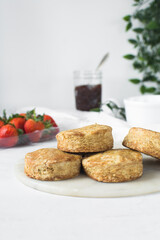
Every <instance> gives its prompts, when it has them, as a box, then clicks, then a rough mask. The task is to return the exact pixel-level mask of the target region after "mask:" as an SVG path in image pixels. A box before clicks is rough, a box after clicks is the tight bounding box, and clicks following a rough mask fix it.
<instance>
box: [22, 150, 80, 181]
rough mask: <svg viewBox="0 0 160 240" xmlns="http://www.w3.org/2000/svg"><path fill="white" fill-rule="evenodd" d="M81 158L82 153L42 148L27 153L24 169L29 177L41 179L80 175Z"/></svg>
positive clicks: (62, 178) (58, 178)
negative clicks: (76, 153)
mask: <svg viewBox="0 0 160 240" xmlns="http://www.w3.org/2000/svg"><path fill="white" fill-rule="evenodd" d="M81 159H82V157H81V156H80V155H75V154H69V153H64V152H62V151H60V150H58V149H55V148H42V149H39V150H37V151H34V152H31V153H27V154H26V156H25V167H24V171H25V173H26V175H27V176H28V177H31V178H35V179H39V180H47V181H51V180H64V179H69V178H73V177H75V176H77V175H79V173H80V168H81Z"/></svg>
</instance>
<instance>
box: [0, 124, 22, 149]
mask: <svg viewBox="0 0 160 240" xmlns="http://www.w3.org/2000/svg"><path fill="white" fill-rule="evenodd" d="M17 142H18V131H17V129H16V128H15V127H14V126H13V125H10V124H6V125H4V126H2V127H1V128H0V146H1V147H13V146H15V145H16V144H17Z"/></svg>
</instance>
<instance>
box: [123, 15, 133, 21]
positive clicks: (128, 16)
mask: <svg viewBox="0 0 160 240" xmlns="http://www.w3.org/2000/svg"><path fill="white" fill-rule="evenodd" d="M130 19H131V15H126V16H125V17H123V20H124V21H126V22H129V21H130Z"/></svg>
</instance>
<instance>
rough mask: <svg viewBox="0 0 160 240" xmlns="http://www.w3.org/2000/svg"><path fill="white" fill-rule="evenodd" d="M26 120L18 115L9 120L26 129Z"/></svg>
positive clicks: (17, 126)
mask: <svg viewBox="0 0 160 240" xmlns="http://www.w3.org/2000/svg"><path fill="white" fill-rule="evenodd" d="M25 121H26V120H25V118H24V117H17V118H13V119H12V120H10V121H9V122H10V123H11V124H13V125H14V126H15V127H16V128H19V129H22V130H24V124H25Z"/></svg>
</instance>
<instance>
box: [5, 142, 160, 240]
mask: <svg viewBox="0 0 160 240" xmlns="http://www.w3.org/2000/svg"><path fill="white" fill-rule="evenodd" d="M54 144H55V143H54ZM52 145H53V143H52V142H48V143H43V144H37V145H35V146H28V147H20V148H12V149H2V150H0V189H1V191H0V239H2V240H10V239H13V240H28V239H30V240H35V239H39V240H41V239H43V240H44V239H47V240H48V239H55V240H61V239H62V240H63V239H67V240H72V239H74V240H75V239H77V240H79V239H92V240H94V239H95V240H96V239H102V240H103V239H123V240H124V239H130V240H132V239H153V238H154V239H159V238H158V237H160V221H159V219H160V194H151V195H146V196H140V197H128V198H110V199H87V198H74V197H64V196H56V195H53V194H48V193H44V192H40V191H37V190H34V189H32V188H29V187H27V186H25V185H23V184H22V183H21V182H19V181H18V180H17V179H16V177H15V174H14V165H15V163H16V161H17V159H20V158H23V157H24V155H25V153H27V152H29V151H33V150H36V149H38V148H40V147H52Z"/></svg>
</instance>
